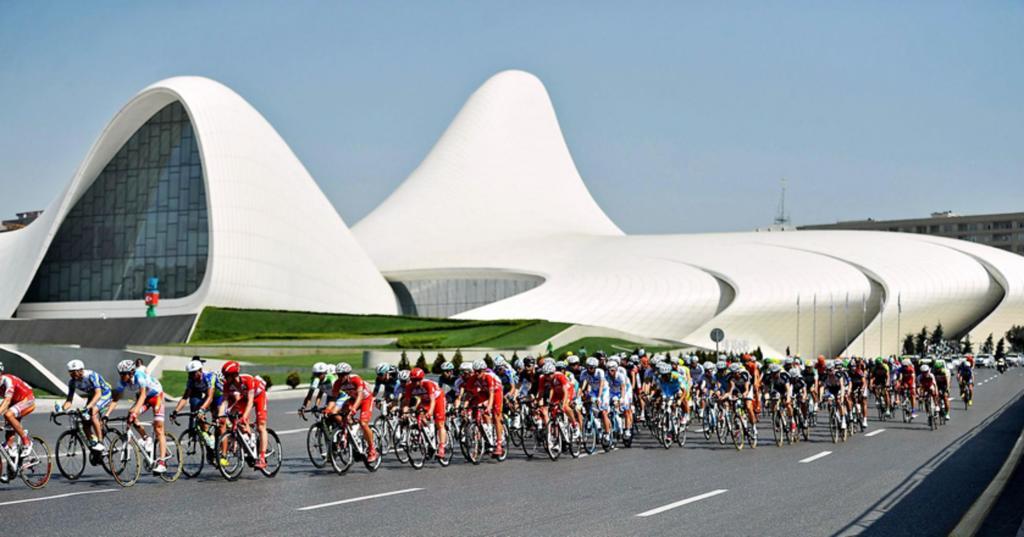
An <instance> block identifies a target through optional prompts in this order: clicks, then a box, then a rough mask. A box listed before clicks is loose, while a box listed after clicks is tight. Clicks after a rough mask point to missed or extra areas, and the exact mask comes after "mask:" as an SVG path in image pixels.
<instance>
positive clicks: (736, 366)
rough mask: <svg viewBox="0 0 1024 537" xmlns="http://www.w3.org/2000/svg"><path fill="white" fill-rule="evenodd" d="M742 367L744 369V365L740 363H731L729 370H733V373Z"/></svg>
mask: <svg viewBox="0 0 1024 537" xmlns="http://www.w3.org/2000/svg"><path fill="white" fill-rule="evenodd" d="M740 369H743V366H741V365H740V364H738V363H732V364H729V371H732V372H733V373H735V372H737V371H739V370H740Z"/></svg>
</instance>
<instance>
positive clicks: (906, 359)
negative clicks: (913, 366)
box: [900, 358, 910, 367]
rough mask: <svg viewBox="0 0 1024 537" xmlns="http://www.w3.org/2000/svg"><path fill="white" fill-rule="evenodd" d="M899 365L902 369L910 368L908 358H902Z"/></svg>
mask: <svg viewBox="0 0 1024 537" xmlns="http://www.w3.org/2000/svg"><path fill="white" fill-rule="evenodd" d="M900 363H901V364H903V367H908V366H910V358H904V359H903V361H902V362H900Z"/></svg>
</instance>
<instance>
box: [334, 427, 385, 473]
mask: <svg viewBox="0 0 1024 537" xmlns="http://www.w3.org/2000/svg"><path fill="white" fill-rule="evenodd" d="M340 414H341V424H340V425H335V427H334V433H333V434H332V435H331V449H330V452H329V455H328V460H329V461H330V462H331V467H332V468H334V472H335V473H336V474H338V475H341V474H344V473H346V472H348V471H349V469H350V468H352V464H353V463H355V461H357V460H360V461H362V462H363V466H365V467H366V469H367V470H369V471H370V472H376V471H377V469H378V468H380V464H381V460H382V459H383V456H382V455H381V453H379V452H378V453H377V458H375V459H373V460H372V461H371V460H369V446H368V445H367V441H366V438H364V437H363V427H362V425H361V424H360V423H359V422H358V421H352V417H351V414H349V413H346V412H342V413H340ZM335 415H337V414H335ZM371 432H372V433H373V435H374V437H378V436H380V431H374V430H373V429H372V428H371ZM397 447H398V446H397V445H396V449H397Z"/></svg>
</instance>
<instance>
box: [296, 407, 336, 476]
mask: <svg viewBox="0 0 1024 537" xmlns="http://www.w3.org/2000/svg"><path fill="white" fill-rule="evenodd" d="M308 412H309V413H311V414H313V418H314V420H315V421H314V422H313V424H312V425H310V426H309V430H308V431H307V432H306V454H307V455H309V462H311V463H313V467H314V468H323V467H325V466H327V463H328V462H330V461H329V459H330V438H331V435H332V432H333V430H334V427H333V423H332V422H331V421H330V420H328V419H326V417H325V416H324V407H316V406H314V407H312V408H310V409H309V410H308ZM299 417H300V418H302V421H309V418H307V417H306V411H302V410H300V411H299Z"/></svg>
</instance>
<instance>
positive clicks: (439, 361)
mask: <svg viewBox="0 0 1024 537" xmlns="http://www.w3.org/2000/svg"><path fill="white" fill-rule="evenodd" d="M447 361H448V360H445V359H444V355H443V354H441V353H437V358H434V365H432V366H430V372H431V373H433V374H435V375H440V374H441V366H443V365H444V364H445V363H446V362H447Z"/></svg>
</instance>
